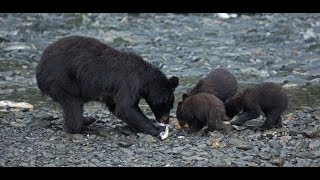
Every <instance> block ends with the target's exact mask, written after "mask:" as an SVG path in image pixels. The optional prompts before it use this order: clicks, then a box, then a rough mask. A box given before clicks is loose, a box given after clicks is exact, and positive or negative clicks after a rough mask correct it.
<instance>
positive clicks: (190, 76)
mask: <svg viewBox="0 0 320 180" xmlns="http://www.w3.org/2000/svg"><path fill="white" fill-rule="evenodd" d="M319 19H320V15H319V14H257V15H239V14H238V15H233V16H226V15H221V14H220V15H218V14H186V15H185V14H139V15H136V14H133V15H131V14H0V24H1V26H0V101H1V100H10V101H15V102H27V103H30V104H32V105H33V109H29V108H23V109H15V108H9V107H8V106H1V103H0V110H1V111H0V166H139V167H140V166H160V167H166V166H240V167H243V166H268V167H269V166H290V167H292V166H298V167H308V166H319V165H320V138H319V136H320V103H319V102H320V100H319V97H320V90H319V87H320V86H319V85H320V83H319V79H320V58H319V53H320V51H319V49H320V45H319V33H320V23H319ZM73 34H79V35H87V36H93V37H96V38H99V39H101V40H104V41H106V42H107V43H109V44H111V45H112V46H114V47H116V48H119V49H124V50H128V51H134V52H137V53H139V54H140V55H141V56H142V57H143V58H145V59H146V60H147V61H149V62H151V63H153V64H154V65H156V66H157V67H159V68H160V69H161V70H162V71H163V72H165V74H167V75H168V76H171V75H176V76H179V78H180V80H181V83H180V86H179V87H178V88H177V91H176V101H178V100H179V99H180V98H181V93H183V92H185V91H186V90H187V89H188V88H190V87H191V86H193V85H194V84H195V83H196V81H197V80H198V79H199V78H200V77H201V76H203V75H205V74H206V73H208V72H209V71H210V70H211V69H212V68H214V67H225V68H228V69H229V70H230V71H231V72H232V73H234V74H235V76H236V77H237V79H238V81H239V83H240V90H241V89H243V88H244V87H247V86H250V85H252V84H256V83H260V82H264V81H272V82H276V83H278V84H281V85H282V86H283V87H284V88H285V89H286V91H287V92H288V95H289V98H290V104H289V109H288V111H287V112H285V114H284V116H283V128H279V129H271V130H268V131H264V132H262V131H259V130H256V129H257V128H255V127H257V126H258V125H259V124H260V123H261V121H262V120H264V118H260V119H256V120H253V121H249V122H247V123H246V125H245V126H243V127H236V129H233V130H232V131H231V132H230V133H229V134H221V133H219V132H212V133H206V132H205V131H201V132H198V133H196V134H189V133H188V132H187V131H186V130H182V129H179V128H178V127H177V126H176V120H175V118H172V121H171V123H170V124H171V129H170V137H169V138H168V139H166V140H164V141H160V140H158V139H157V138H154V137H152V136H150V135H146V134H142V133H137V132H135V131H134V130H133V129H130V128H129V127H128V126H126V124H125V123H123V122H122V121H121V120H119V119H117V118H115V117H114V116H113V115H111V114H110V113H109V112H108V111H107V110H106V108H105V107H104V106H103V105H100V104H97V103H89V104H87V105H86V108H85V114H86V116H92V117H95V118H96V119H97V121H96V122H95V123H94V124H92V125H91V126H90V128H89V129H88V130H87V133H85V134H74V135H70V134H66V133H65V132H64V131H63V130H62V118H61V111H60V109H59V106H57V104H56V103H54V102H52V101H51V100H50V98H47V97H42V96H41V94H40V92H39V90H38V89H37V87H36V81H35V77H34V68H35V66H36V65H37V62H38V61H39V56H40V54H41V52H42V50H43V49H44V48H45V47H46V46H47V45H48V44H49V43H50V42H52V41H54V40H56V39H58V38H60V37H63V36H67V35H73ZM141 107H142V108H143V111H144V112H145V113H146V114H147V115H148V116H149V117H150V118H153V115H152V113H151V112H150V109H148V107H147V106H146V104H145V103H144V102H142V103H141ZM175 110H176V109H175V107H174V109H173V110H172V112H171V113H172V116H173V117H175Z"/></svg>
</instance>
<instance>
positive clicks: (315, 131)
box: [303, 125, 320, 138]
mask: <svg viewBox="0 0 320 180" xmlns="http://www.w3.org/2000/svg"><path fill="white" fill-rule="evenodd" d="M303 132H304V133H305V135H306V136H307V137H309V138H316V137H320V125H317V126H315V127H313V128H312V129H307V130H304V131H303Z"/></svg>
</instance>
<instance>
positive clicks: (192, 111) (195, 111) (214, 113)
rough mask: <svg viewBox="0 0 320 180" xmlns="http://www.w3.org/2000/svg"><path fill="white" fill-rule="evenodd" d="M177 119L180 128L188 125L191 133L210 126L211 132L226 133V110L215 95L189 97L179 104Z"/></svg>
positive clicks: (202, 94)
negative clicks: (224, 121) (224, 122)
mask: <svg viewBox="0 0 320 180" xmlns="http://www.w3.org/2000/svg"><path fill="white" fill-rule="evenodd" d="M176 115H177V119H178V121H179V124H180V126H184V125H185V124H186V123H187V124H188V126H189V128H190V130H191V132H196V131H199V130H201V129H202V128H203V127H204V126H206V125H208V130H209V131H214V130H218V131H226V130H227V128H226V127H225V125H224V124H223V120H224V118H225V109H224V105H223V102H222V101H221V100H220V99H219V98H217V97H216V96H214V95H211V94H208V93H199V94H196V95H193V96H189V97H187V98H185V99H183V101H182V102H179V103H178V107H177V112H176Z"/></svg>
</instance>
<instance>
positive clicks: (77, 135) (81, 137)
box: [72, 134, 83, 140]
mask: <svg viewBox="0 0 320 180" xmlns="http://www.w3.org/2000/svg"><path fill="white" fill-rule="evenodd" d="M72 137H73V138H74V139H76V140H79V139H83V135H82V134H72Z"/></svg>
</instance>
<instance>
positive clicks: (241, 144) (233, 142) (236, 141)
mask: <svg viewBox="0 0 320 180" xmlns="http://www.w3.org/2000/svg"><path fill="white" fill-rule="evenodd" d="M229 143H230V144H231V145H234V146H236V147H237V148H238V149H242V150H249V149H251V146H250V144H249V143H248V142H247V141H244V140H242V139H238V138H230V139H229Z"/></svg>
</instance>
